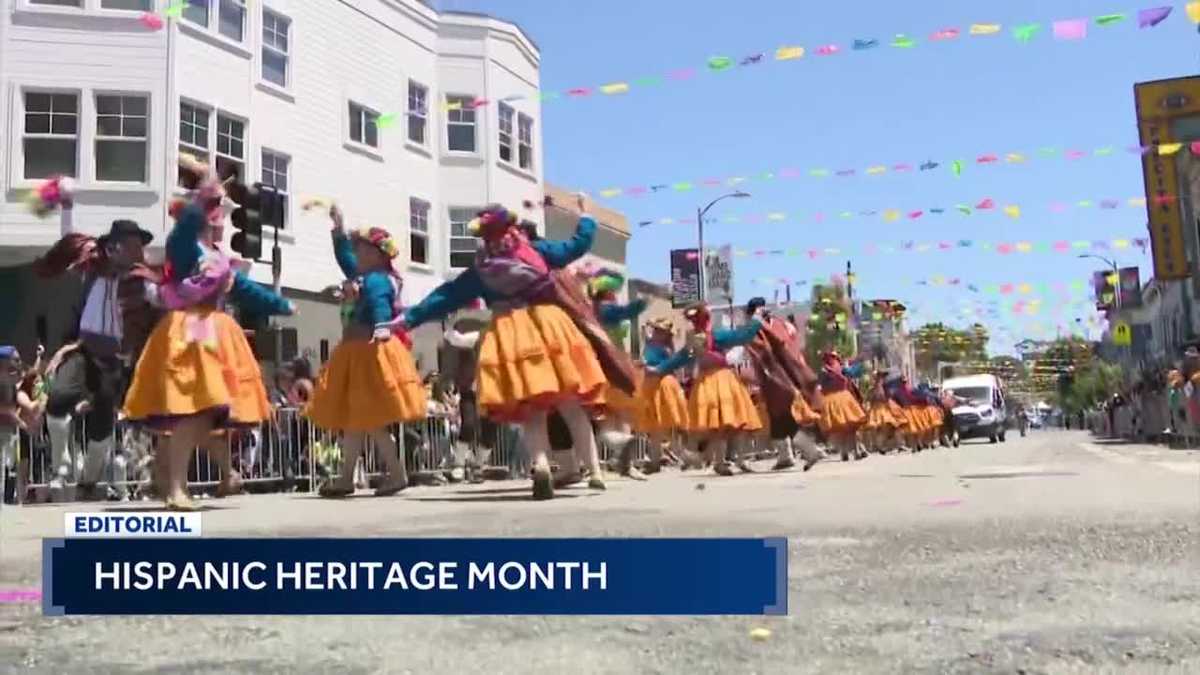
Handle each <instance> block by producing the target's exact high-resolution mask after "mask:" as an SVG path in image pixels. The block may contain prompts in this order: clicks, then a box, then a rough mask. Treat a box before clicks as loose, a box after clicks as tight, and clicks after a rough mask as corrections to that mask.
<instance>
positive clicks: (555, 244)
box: [533, 214, 596, 269]
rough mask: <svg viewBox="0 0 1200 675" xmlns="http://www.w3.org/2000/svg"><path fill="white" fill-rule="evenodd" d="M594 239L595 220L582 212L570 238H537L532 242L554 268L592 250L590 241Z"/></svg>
mask: <svg viewBox="0 0 1200 675" xmlns="http://www.w3.org/2000/svg"><path fill="white" fill-rule="evenodd" d="M595 240H596V221H595V220H593V219H592V217H591V216H589V215H587V214H584V215H582V216H580V217H579V224H578V225H577V226H575V234H574V235H573V236H572V237H571V238H570V239H566V240H562V241H551V240H549V239H539V240H537V241H535V242H533V247H534V248H535V249H537V252H538V253H541V254H542V258H544V259H545V260H546V264H547V265H549V266H550V267H552V268H555V269H562V268H563V267H566V266H567V265H570V264H571V263H573V262H575V261H576V260H579V259H580V258H582V257H583V256H584V254H586V253H587V252H588V251H590V250H592V242H594V241H595Z"/></svg>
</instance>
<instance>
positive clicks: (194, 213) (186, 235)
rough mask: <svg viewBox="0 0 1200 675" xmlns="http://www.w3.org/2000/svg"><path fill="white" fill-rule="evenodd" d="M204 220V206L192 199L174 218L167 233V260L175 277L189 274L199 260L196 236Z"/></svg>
mask: <svg viewBox="0 0 1200 675" xmlns="http://www.w3.org/2000/svg"><path fill="white" fill-rule="evenodd" d="M204 222H205V215H204V207H202V206H201V205H200V202H199V201H193V202H192V203H191V204H188V205H187V206H185V207H183V210H182V211H180V212H179V217H178V218H176V219H175V226H174V227H172V228H171V233H170V234H168V235H167V260H169V261H170V263H171V267H172V268H173V269H174V271H175V273H174V276H175V277H176V278H182V277H185V276H188V275H190V274H191V273H192V270H194V269H196V265H197V264H198V263H199V262H200V256H201V255H202V251H201V250H200V243H199V241H198V237H199V236H200V228H201V227H203V226H204Z"/></svg>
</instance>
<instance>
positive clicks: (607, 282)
mask: <svg viewBox="0 0 1200 675" xmlns="http://www.w3.org/2000/svg"><path fill="white" fill-rule="evenodd" d="M588 276H589V277H590V278H589V279H588V294H589V295H591V296H592V297H593V298H598V297H600V296H601V295H604V294H606V293H616V292H617V291H619V290H621V286H622V285H624V283H625V275H624V274H622V273H621V272H618V271H616V270H613V269H599V270H596V271H594V272H592V273H591V274H590V275H588Z"/></svg>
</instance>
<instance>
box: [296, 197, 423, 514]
mask: <svg viewBox="0 0 1200 675" xmlns="http://www.w3.org/2000/svg"><path fill="white" fill-rule="evenodd" d="M329 217H330V219H331V220H332V221H333V230H332V234H333V253H334V257H335V258H336V259H337V263H338V266H339V267H340V268H341V269H342V273H343V274H345V275H346V279H347V280H349V281H350V285H349V286H347V287H345V288H346V290H348V291H349V293H348V295H349V297H350V298H351V299H353V303H354V305H353V310H352V311H351V313H350V317H349V318H350V320H349V321H348V322H347V323H346V324H345V326H344V327H343V332H342V342H341V343H340V344H339V345H338V346H337V348H336V349H334V350H333V354H331V355H330V359H329V363H327V364H326V365H325V369H324V370H323V371H322V373H321V376H320V378H319V379H318V380H317V385H316V387H315V388H314V390H313V395H312V400H311V401H310V402H309V404H308V407H307V408H306V409H305V414H306V415H307V416H308V418H309V419H310V420H312V422H313V423H314V424H316V425H317V426H318V427H320V428H322V429H327V430H331V431H341V432H343V433H344V435H345V436H344V439H343V444H342V447H343V448H344V450H345V453H346V454H345V456H344V457H343V461H342V472H341V475H340V476H339V479H338V480H337V481H336V482H333V483H328V484H326V485H323V486H322V487H321V491H320V494H321V496H322V497H346V496H349V495H351V494H353V493H354V468H355V466H357V464H358V457H359V455H360V454H361V453H362V452H363V449H364V448H365V446H366V439H367V436H370V437H371V438H372V439H373V440H374V441H375V446H376V449H377V451H378V453H379V458H380V460H381V461H382V462H383V465H384V468H385V470H386V471H387V479H386V481H385V482H384V483H383V484H382V485H380V486H379V487H378V488H377V489H376V490H375V494H376V495H377V496H381V497H382V496H388V495H393V494H395V493H397V492H399V491H401V490H403V489H404V488H406V487H408V474H407V472H406V469H405V465H404V459H403V458H402V457H401V456H400V449H399V447H398V446H397V445H396V439H395V438H394V437H393V436H392V433H391V430H390V428H391V426H392V425H393V424H396V423H400V422H414V421H417V420H421V419H424V417H425V402H426V397H425V387H424V386H423V385H422V383H421V376H420V374H419V373H418V372H417V368H416V365H415V364H414V363H413V357H412V354H411V353H410V352H409V351H408V348H407V347H406V346H405V344H404V341H405V340H404V338H405V336H403V335H400V336H397V335H394V334H393V329H392V328H391V327H390V326H389V324H390V322H391V321H392V320H393V319H395V317H396V313H397V312H398V311H399V307H400V289H401V282H400V278H399V276H398V275H397V274H396V272H395V271H394V269H393V268H392V261H393V259H395V257H396V255H397V254H398V253H399V249H398V248H397V246H396V243H395V241H394V240H393V239H392V236H391V235H390V234H388V232H387V230H383V229H380V228H377V227H372V228H370V229H365V230H355V231H353V232H350V233H347V232H346V228H345V223H344V222H343V219H342V212H341V210H340V209H339V208H338V207H337V205H334V206H332V207H331V208H330V209H329Z"/></svg>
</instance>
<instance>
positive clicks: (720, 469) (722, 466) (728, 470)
mask: <svg viewBox="0 0 1200 675" xmlns="http://www.w3.org/2000/svg"><path fill="white" fill-rule="evenodd" d="M713 471H715V472H716V474H717V475H718V476H732V475H733V465H732V464H730V463H729V462H717V463H716V464H713Z"/></svg>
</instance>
